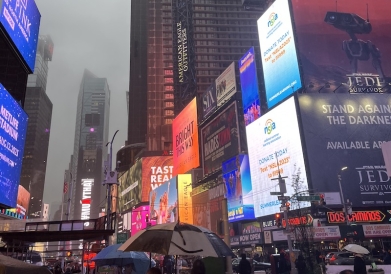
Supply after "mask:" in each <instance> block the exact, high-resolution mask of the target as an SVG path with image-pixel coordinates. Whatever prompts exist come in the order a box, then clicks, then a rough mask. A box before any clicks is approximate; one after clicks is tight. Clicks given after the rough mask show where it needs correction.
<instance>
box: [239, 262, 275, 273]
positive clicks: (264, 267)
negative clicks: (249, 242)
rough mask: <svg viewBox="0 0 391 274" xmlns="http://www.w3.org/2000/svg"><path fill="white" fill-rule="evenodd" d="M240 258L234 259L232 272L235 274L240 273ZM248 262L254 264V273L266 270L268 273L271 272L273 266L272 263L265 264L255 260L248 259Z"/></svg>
mask: <svg viewBox="0 0 391 274" xmlns="http://www.w3.org/2000/svg"><path fill="white" fill-rule="evenodd" d="M240 260H241V259H239V258H235V259H232V271H233V273H239V263H240ZM247 261H249V262H250V264H251V262H252V266H253V268H254V271H259V270H264V271H266V273H270V272H271V265H270V263H264V262H257V261H255V260H253V259H250V258H247Z"/></svg>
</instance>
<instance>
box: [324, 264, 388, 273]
mask: <svg viewBox="0 0 391 274" xmlns="http://www.w3.org/2000/svg"><path fill="white" fill-rule="evenodd" d="M367 268H368V269H369V268H370V266H369V265H368V266H367ZM377 268H382V269H383V270H384V273H385V274H390V273H391V265H378V266H377ZM345 269H351V270H353V266H352V265H328V266H327V274H338V273H339V272H340V271H342V270H345Z"/></svg>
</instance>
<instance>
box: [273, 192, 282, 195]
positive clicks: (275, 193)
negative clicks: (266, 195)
mask: <svg viewBox="0 0 391 274" xmlns="http://www.w3.org/2000/svg"><path fill="white" fill-rule="evenodd" d="M282 194H284V193H281V192H270V195H282Z"/></svg>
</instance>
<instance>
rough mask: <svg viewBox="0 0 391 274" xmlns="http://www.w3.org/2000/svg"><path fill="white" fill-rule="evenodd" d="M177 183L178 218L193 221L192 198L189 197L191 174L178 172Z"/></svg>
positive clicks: (189, 222) (186, 221)
mask: <svg viewBox="0 0 391 274" xmlns="http://www.w3.org/2000/svg"><path fill="white" fill-rule="evenodd" d="M177 183H178V205H179V220H180V221H181V222H184V223H188V224H192V223H193V200H192V198H191V191H192V178H191V174H179V175H178V176H177Z"/></svg>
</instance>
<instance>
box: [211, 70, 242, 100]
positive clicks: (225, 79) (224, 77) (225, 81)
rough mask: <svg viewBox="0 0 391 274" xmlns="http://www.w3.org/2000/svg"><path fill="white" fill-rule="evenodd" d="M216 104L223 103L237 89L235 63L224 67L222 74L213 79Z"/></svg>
mask: <svg viewBox="0 0 391 274" xmlns="http://www.w3.org/2000/svg"><path fill="white" fill-rule="evenodd" d="M215 82H216V98H217V106H218V107H220V106H222V105H224V103H225V102H227V101H228V100H229V99H230V98H231V97H232V96H233V95H234V94H235V93H236V91H237V86H236V72H235V63H234V62H232V63H231V65H229V66H228V68H226V69H225V70H224V71H223V73H222V74H220V76H219V77H217V79H216V80H215Z"/></svg>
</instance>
